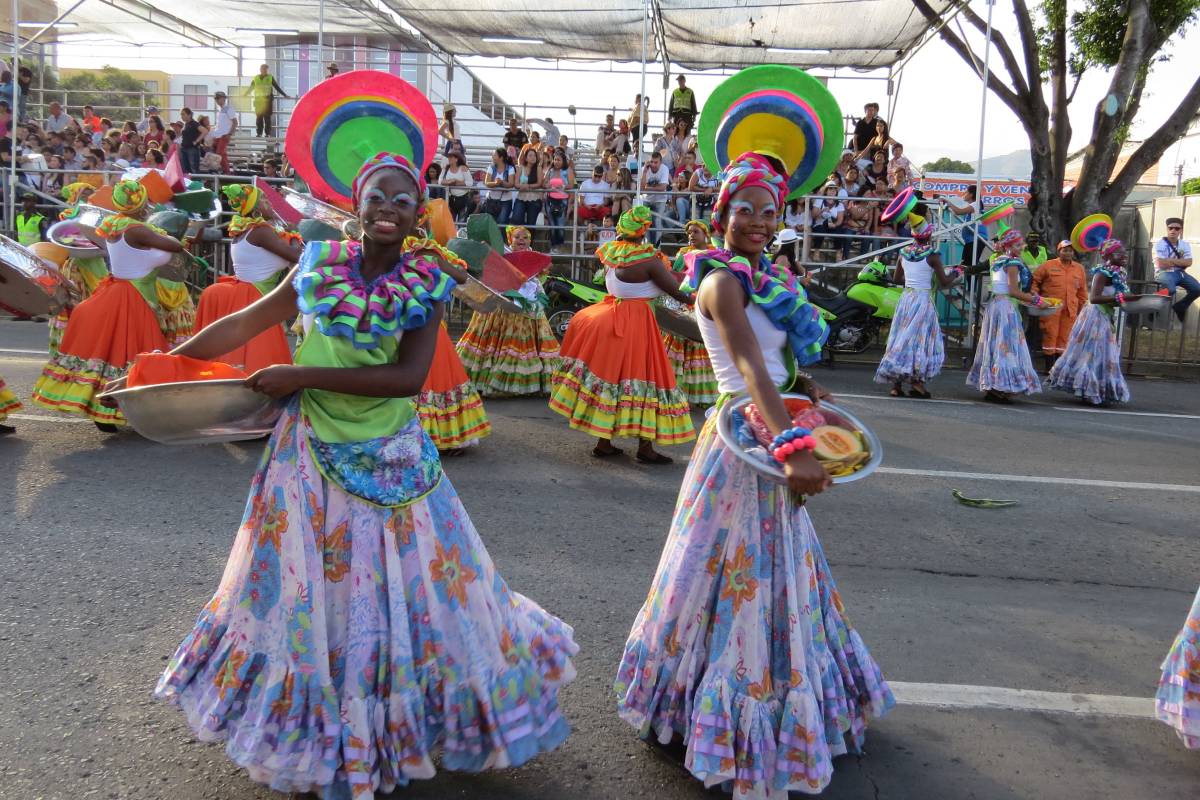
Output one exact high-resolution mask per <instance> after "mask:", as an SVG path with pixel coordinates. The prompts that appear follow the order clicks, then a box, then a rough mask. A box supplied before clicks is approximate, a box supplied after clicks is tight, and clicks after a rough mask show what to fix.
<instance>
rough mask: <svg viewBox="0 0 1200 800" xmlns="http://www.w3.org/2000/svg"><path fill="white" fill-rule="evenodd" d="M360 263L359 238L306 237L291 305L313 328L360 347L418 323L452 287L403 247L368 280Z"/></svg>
mask: <svg viewBox="0 0 1200 800" xmlns="http://www.w3.org/2000/svg"><path fill="white" fill-rule="evenodd" d="M410 241H411V240H410ZM406 245H407V242H406ZM361 267H362V245H361V244H360V243H359V242H354V241H341V242H309V243H308V244H307V245H305V247H304V252H303V253H302V254H301V256H300V263H299V269H298V270H297V271H296V277H295V279H294V280H293V283H292V285H293V286H294V287H295V289H296V293H297V295H299V297H298V298H297V303H296V304H297V306H299V308H300V311H301V312H302V313H304V314H312V315H313V321H314V322H315V323H316V326H317V330H319V331H320V332H321V333H323V334H325V335H326V336H340V337H342V338H345V339H348V340H350V342H351V343H352V344H353V345H354V347H356V348H358V349H360V350H370V349H373V348H375V347H378V346H379V343H380V340H381V339H382V338H383V337H385V336H395V335H396V333H398V332H400V331H409V330H415V329H417V328H420V327H422V326H423V325H425V324H426V323H427V322H428V321H429V318H430V316H431V314H432V313H433V304H434V303H442V302H445V301H446V300H447V299H448V298H449V297H450V290H451V289H452V288H454V281H452V280H451V279H450V276H448V275H447V274H446V273H444V272H442V270H441V268H440V267H439V265H438V261H437V259H436V258H434V257H432V256H430V255H428V254H426V253H423V252H418V251H417V250H414V249H407V248H406V249H405V251H404V253H403V254H402V255H401V257H400V261H398V262H397V263H396V266H395V267H393V268H392V270H391V271H390V272H386V273H384V274H383V275H380V276H378V277H377V278H375V279H374V280H372V281H370V282H367V281H366V280H365V279H364V278H363V276H362V270H361Z"/></svg>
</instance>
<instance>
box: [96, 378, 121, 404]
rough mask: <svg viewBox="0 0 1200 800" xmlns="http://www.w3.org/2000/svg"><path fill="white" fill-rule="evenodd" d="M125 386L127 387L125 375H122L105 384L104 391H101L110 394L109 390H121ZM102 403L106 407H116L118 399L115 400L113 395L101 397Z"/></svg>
mask: <svg viewBox="0 0 1200 800" xmlns="http://www.w3.org/2000/svg"><path fill="white" fill-rule="evenodd" d="M124 388H125V376H124V375H122V376H121V377H119V378H117V379H116V380H115V381H109V382H108V383H106V384H104V391H103V392H101V394H108V393H109V392H116V391H120V390H121V389H124ZM100 405H102V406H104V407H105V408H116V407H117V401H116V400H113V399H112V398H111V397H101V398H100Z"/></svg>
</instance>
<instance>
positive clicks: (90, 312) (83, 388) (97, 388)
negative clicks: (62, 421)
mask: <svg viewBox="0 0 1200 800" xmlns="http://www.w3.org/2000/svg"><path fill="white" fill-rule="evenodd" d="M112 199H113V204H114V205H115V206H116V207H117V209H118V213H117V214H116V215H114V216H112V217H109V218H108V219H106V220H105V221H104V222H103V223H101V225H100V227H99V228H98V229H97V231H98V232H99V233H100V235H101V236H103V237H104V238H105V239H106V240H107V241H108V256H109V259H110V262H111V274H110V275H109V276H108V277H107V278H105V279H104V280H102V281H101V282H100V285H99V286H97V287H96V290H95V291H94V292H93V293H92V295H91V296H90V297H89V298H88V299H86V300H84V301H83V302H82V303H80V304H79V305H78V306H76V307H75V309H74V310H73V311H72V312H71V316H70V319H69V321H68V322H67V329H66V331H64V332H63V338H62V342H61V344H60V345H59V349H58V352H57V353H56V354H55V355H54V357H52V358H51V359H50V361H49V363H47V364H46V367H45V369H44V370H42V375H41V377H40V378H38V380H37V383H36V384H35V385H34V389H33V401H34V402H35V403H37V404H38V405H40V406H42V407H43V408H49V409H52V410H55V411H65V412H68V413H72V414H82V415H84V416H86V417H88V418H89V419H91V420H92V421H93V422H95V423H96V426H97V427H99V428H100V429H101V430H104V431H109V432H112V431H115V430H116V429H117V426H120V425H124V424H125V418H124V417H123V416H122V415H121V412H120V411H118V410H116V409H114V408H109V407H107V406H105V405H103V404H102V403H101V402H100V401H99V400H97V399H96V395H98V394H99V393H100V392H101V391H102V390H103V388H104V385H105V384H106V383H108V382H109V381H112V380H115V379H117V378H119V377H120V376H121V375H123V374H124V373H125V370H127V369H128V368H129V365H130V364H131V363H133V359H134V357H135V356H137V354H138V353H147V352H151V351H154V350H167V349H168V345H169V342H168V341H167V338H166V335H165V334H164V331H163V326H162V321H161V319H160V315H159V310H160V302H159V286H158V281H157V280H156V278H157V273H158V269H159V267H161V266H163V265H164V264H166V263H167V261H169V260H170V258H171V255H172V254H174V253H178V252H182V251H183V249H184V248H183V245H182V244H181V243H180V242H179V241H178V240H176V239H173V238H171V237H170V236H167V235H166V234H165V233H163V232H162V231H160V230H159V229H158V228H153V227H151V226H149V225H147V224H146V222H145V217H146V204H147V201H148V197H147V193H146V189H145V187H143V186H142V185H141V184H139V183H138V182H137V181H131V180H126V181H121V182H120V183H117V184H116V185H115V186H113V194H112ZM188 302H189V303H190V297H189V298H188Z"/></svg>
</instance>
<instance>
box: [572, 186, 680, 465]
mask: <svg viewBox="0 0 1200 800" xmlns="http://www.w3.org/2000/svg"><path fill="white" fill-rule="evenodd" d="M650 222H651V218H650V209H648V208H646V207H645V206H636V207H634V208H632V209H630V210H629V211H626V212H625V213H624V214H622V215H621V219H620V221H619V222H618V223H617V233H618V238H617V239H615V240H614V241H611V242H609V243H608V244H605V245H604V246H602V247H601V248H600V249H599V250H597V251H596V255H597V256H598V257H599V258H600V263H601V264H603V265H604V266H605V274H604V282H605V285H606V286H607V287H608V296H607V297H605V298H604V300H603V301H602V302H599V303H596V304H595V305H591V306H588V307H587V308H585V309H583V310H582V311H580V312H579V313H578V314H576V315H575V316H574V317H572V318H571V324H570V325H569V326H568V327H567V335H566V336H565V337H564V338H563V343H562V364H561V366H560V367H559V369H558V371H557V372H555V373H554V378H553V381H552V389H551V393H550V408H551V410H553V411H555V412H557V413H559V414H562V415H563V416H564V417H566V418H567V419H568V420H569V421H570V424H571V427H572V428H574V429H575V430H580V431H585V432H587V433H590V434H592V435H593V436H595V437H596V438H597V439H598V440H599V441H598V442H597V443H596V446H595V448H594V449H593V450H592V455H594V456H596V457H597V458H607V457H610V456H616V455H620V454H621V452H622V451H621V450H620V449H618V448H616V447H614V446H613V443H612V438H613V437H614V436H634V437H637V439H638V440H639V445H638V451H637V460H638V461H639V462H641V463H643V464H670V463H671V461H672V459H671V458H670V457H668V456H665V455H663V454H662V453H659V452H656V451H655V450H654V445H655V444H666V445H671V444H685V443H687V442H690V441H691V440H692V439H695V438H696V432H695V429H694V428H693V426H692V418H691V415H690V414H689V411H688V402H687V398H686V397H685V396H684V394H683V392H682V391H681V390H680V389H679V387H678V386H677V385H676V383H675V371H674V370H673V369H672V368H671V361H670V359H668V358H667V351H666V348H665V347H664V346H663V341H662V332H661V331H660V330H659V328H658V323H657V322H655V320H654V310H653V309H652V308H651V307H650V301H652V300H654V299H655V298H656V297H658V296H659V295H663V294H666V295H670V296H671V297H673V298H675V299H676V300H678V301H679V302H681V303H685V304H690V302H691V299H690V297H689V296H688V295H686V294H684V293H683V292H681V291H680V290H679V282H678V281H677V280H676V279H675V277H674V276H673V275H672V274H671V270H670V268H669V267H668V266H667V264H666V261H665V259H664V258H663V257H662V255H661V254H660V253H659V252H658V251H657V250H656V249H655V248H654V245H652V244H648V243H646V242H643V241H642V238H643V237H644V236H645V234H646V231H647V230H648V229H649V228H650Z"/></svg>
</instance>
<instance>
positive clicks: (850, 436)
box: [812, 425, 864, 461]
mask: <svg viewBox="0 0 1200 800" xmlns="http://www.w3.org/2000/svg"><path fill="white" fill-rule="evenodd" d="M812 435H813V438H814V439H816V440H817V447H816V449H815V450H814V451H813V455H815V456H816V457H817V458H819V459H822V460H824V461H838V460H842V459H846V458H849V457H851V456H857V455H859V454H860V453H862V452H863V450H864V448H863V445H862V441H861V440H860V439H859V438H858V437H857V436H855V435H854V432H853V431H848V430H846V429H845V428H839V427H837V426H836V425H822V426H820V427H819V428H816V429H815V430H814V431H813V432H812Z"/></svg>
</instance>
